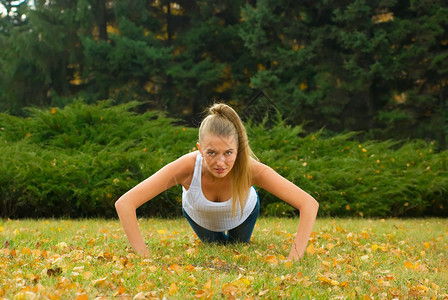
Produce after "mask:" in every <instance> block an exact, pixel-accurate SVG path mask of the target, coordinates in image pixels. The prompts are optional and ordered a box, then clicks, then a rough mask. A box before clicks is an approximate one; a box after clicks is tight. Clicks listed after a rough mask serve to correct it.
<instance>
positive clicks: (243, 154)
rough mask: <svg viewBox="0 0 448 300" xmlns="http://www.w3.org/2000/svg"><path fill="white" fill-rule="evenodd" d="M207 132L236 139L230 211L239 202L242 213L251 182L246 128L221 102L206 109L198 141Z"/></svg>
mask: <svg viewBox="0 0 448 300" xmlns="http://www.w3.org/2000/svg"><path fill="white" fill-rule="evenodd" d="M207 134H214V135H217V136H224V137H235V138H236V140H237V144H238V149H237V156H236V160H235V164H234V165H233V168H232V170H231V173H230V175H231V186H232V213H233V215H235V210H236V205H237V204H239V205H240V207H241V214H242V213H243V209H244V206H245V205H246V201H247V197H248V195H249V189H250V186H251V183H252V176H251V169H250V158H251V156H252V157H254V155H253V153H252V150H251V149H250V146H249V140H248V138H247V133H246V129H245V128H244V125H243V123H242V122H241V119H240V117H239V116H238V114H237V113H236V112H235V110H233V108H231V107H230V106H228V105H226V104H223V103H217V104H214V105H212V106H211V107H210V108H209V109H208V115H207V116H206V117H205V118H204V120H203V121H202V123H201V126H200V127H199V143H201V141H202V139H203V137H204V136H205V135H207Z"/></svg>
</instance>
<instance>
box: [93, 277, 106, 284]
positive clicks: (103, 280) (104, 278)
mask: <svg viewBox="0 0 448 300" xmlns="http://www.w3.org/2000/svg"><path fill="white" fill-rule="evenodd" d="M106 280H107V276H106V277H103V278H100V279H97V280H93V281H92V285H93V286H104V285H106Z"/></svg>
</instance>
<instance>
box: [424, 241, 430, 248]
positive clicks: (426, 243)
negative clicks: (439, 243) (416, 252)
mask: <svg viewBox="0 0 448 300" xmlns="http://www.w3.org/2000/svg"><path fill="white" fill-rule="evenodd" d="M423 245H424V246H425V248H426V249H429V248H430V247H431V244H430V243H429V242H425V243H423Z"/></svg>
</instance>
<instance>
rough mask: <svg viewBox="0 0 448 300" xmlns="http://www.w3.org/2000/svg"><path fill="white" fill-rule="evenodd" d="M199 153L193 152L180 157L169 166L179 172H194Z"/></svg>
mask: <svg viewBox="0 0 448 300" xmlns="http://www.w3.org/2000/svg"><path fill="white" fill-rule="evenodd" d="M198 153H199V151H197V150H196V151H193V152H190V153H187V154H185V155H182V156H181V157H179V158H178V159H176V160H175V161H173V162H172V163H171V164H172V165H175V166H176V167H177V168H179V169H180V170H191V171H192V170H194V166H195V164H196V158H197V156H198Z"/></svg>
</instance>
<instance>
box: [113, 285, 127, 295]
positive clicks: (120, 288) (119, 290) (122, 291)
mask: <svg viewBox="0 0 448 300" xmlns="http://www.w3.org/2000/svg"><path fill="white" fill-rule="evenodd" d="M124 293H126V289H125V288H124V287H122V286H120V287H119V288H118V290H117V291H116V292H115V293H114V296H115V297H116V296H119V295H123V294H124Z"/></svg>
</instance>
